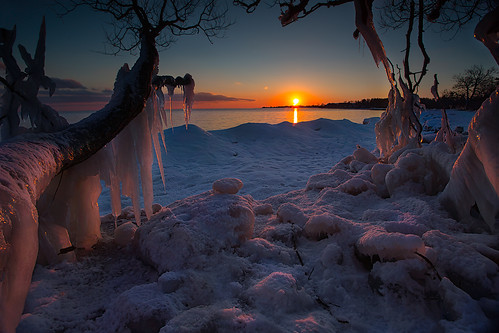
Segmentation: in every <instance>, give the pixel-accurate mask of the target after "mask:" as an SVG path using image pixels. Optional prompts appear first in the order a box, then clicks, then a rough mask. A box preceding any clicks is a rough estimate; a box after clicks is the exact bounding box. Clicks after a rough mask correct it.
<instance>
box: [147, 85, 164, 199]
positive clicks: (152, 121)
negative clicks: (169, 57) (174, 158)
mask: <svg viewBox="0 0 499 333" xmlns="http://www.w3.org/2000/svg"><path fill="white" fill-rule="evenodd" d="M158 90H159V91H161V88H159V89H158ZM157 95H158V98H156V96H154V95H153V96H151V98H150V99H149V101H148V104H149V107H148V108H147V111H148V113H149V132H150V134H151V138H152V142H153V146H154V152H155V154H156V160H157V161H158V168H159V172H160V175H161V180H162V182H163V188H164V189H165V191H166V182H165V171H164V169H163V159H162V157H161V145H160V144H159V139H158V133H162V132H163V123H162V119H161V111H162V110H163V109H164V108H163V106H164V103H162V102H164V100H163V99H162V98H161V96H163V94H162V93H161V95H159V94H157ZM165 148H166V147H165Z"/></svg>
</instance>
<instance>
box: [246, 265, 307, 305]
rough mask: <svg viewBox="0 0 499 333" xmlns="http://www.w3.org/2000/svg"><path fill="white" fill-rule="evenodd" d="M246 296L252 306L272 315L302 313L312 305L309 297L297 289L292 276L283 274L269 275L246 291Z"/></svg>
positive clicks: (300, 289) (274, 273)
mask: <svg viewBox="0 0 499 333" xmlns="http://www.w3.org/2000/svg"><path fill="white" fill-rule="evenodd" d="M247 294H248V298H249V300H250V302H251V303H252V304H255V305H257V306H258V307H259V308H260V309H261V310H263V311H270V312H274V313H275V312H285V313H286V312H287V313H289V312H296V311H303V310H304V309H306V308H307V307H309V306H311V305H312V304H313V303H314V302H313V300H312V298H311V297H310V295H308V294H307V293H306V292H305V291H304V290H303V289H302V288H298V286H297V283H296V279H295V278H294V277H293V275H291V274H288V273H283V272H273V273H271V274H270V275H269V276H267V277H266V278H264V279H263V280H261V281H260V282H258V283H257V284H256V285H254V286H253V287H251V288H250V289H248V291H247Z"/></svg>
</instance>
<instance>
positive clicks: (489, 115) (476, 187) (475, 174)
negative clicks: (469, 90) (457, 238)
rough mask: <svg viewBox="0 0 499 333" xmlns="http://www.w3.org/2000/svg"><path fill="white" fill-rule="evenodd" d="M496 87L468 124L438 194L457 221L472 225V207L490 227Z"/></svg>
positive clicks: (497, 164)
mask: <svg viewBox="0 0 499 333" xmlns="http://www.w3.org/2000/svg"><path fill="white" fill-rule="evenodd" d="M498 111H499V90H496V91H494V92H493V93H492V95H491V96H490V97H489V98H488V99H487V100H486V101H485V102H483V104H482V106H481V107H480V109H479V110H478V111H477V112H476V114H475V116H474V117H473V119H472V120H471V122H470V125H469V127H468V132H469V135H468V140H467V142H466V145H465V146H464V149H463V151H462V152H461V154H460V155H459V158H458V159H457V161H456V163H455V164H454V166H453V168H452V173H451V177H450V180H449V183H448V184H447V186H446V188H445V190H444V191H443V193H442V194H441V196H440V200H441V202H442V203H443V204H444V205H445V206H446V207H447V208H448V209H449V210H450V212H451V213H452V214H453V215H454V216H455V217H456V218H457V219H459V220H461V221H463V222H465V223H469V224H470V225H475V224H476V223H474V220H475V219H474V218H473V215H472V210H473V207H475V205H476V208H478V213H479V214H480V216H481V217H482V218H483V220H484V221H485V222H486V223H487V225H488V226H489V228H490V229H491V230H494V229H495V224H496V219H497V216H498V214H499V176H498V175H499V156H498V154H497V147H498V146H499V117H498Z"/></svg>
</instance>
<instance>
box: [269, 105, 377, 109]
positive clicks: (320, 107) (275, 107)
mask: <svg viewBox="0 0 499 333" xmlns="http://www.w3.org/2000/svg"><path fill="white" fill-rule="evenodd" d="M261 108H262V109H287V108H290V109H292V108H309V109H313V108H315V109H345V110H386V107H362V106H345V105H341V106H340V105H338V106H329V105H280V106H262V107H261Z"/></svg>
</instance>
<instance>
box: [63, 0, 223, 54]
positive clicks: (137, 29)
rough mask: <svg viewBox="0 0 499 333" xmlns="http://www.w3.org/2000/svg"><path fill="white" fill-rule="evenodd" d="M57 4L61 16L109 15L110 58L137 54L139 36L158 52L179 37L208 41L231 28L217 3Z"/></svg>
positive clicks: (105, 0)
mask: <svg viewBox="0 0 499 333" xmlns="http://www.w3.org/2000/svg"><path fill="white" fill-rule="evenodd" d="M58 3H59V5H60V8H61V13H60V15H67V14H69V13H71V12H73V11H74V10H75V9H77V8H79V7H88V8H91V9H93V10H95V11H99V12H103V13H106V14H109V15H110V16H111V17H112V18H113V21H112V22H111V27H112V29H111V30H110V31H107V36H106V37H107V39H108V42H109V44H110V45H111V46H112V48H113V49H114V52H112V54H116V53H119V52H121V51H134V50H136V49H137V48H138V46H139V45H140V37H141V35H142V34H149V35H151V36H153V37H154V38H155V39H156V45H157V47H158V49H159V50H161V49H164V48H167V47H168V46H169V45H170V44H171V43H173V42H174V41H175V40H176V38H177V37H179V36H182V35H194V34H198V33H203V34H204V35H205V36H206V37H207V38H208V39H209V40H210V41H211V39H212V38H213V37H217V36H219V35H221V34H222V33H223V31H225V30H226V29H227V28H228V27H229V26H230V25H231V22H229V21H228V20H227V8H226V7H225V6H221V5H220V1H217V0H193V1H186V0H173V1H172V0H119V1H118V0H67V1H62V0H59V1H58Z"/></svg>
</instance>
